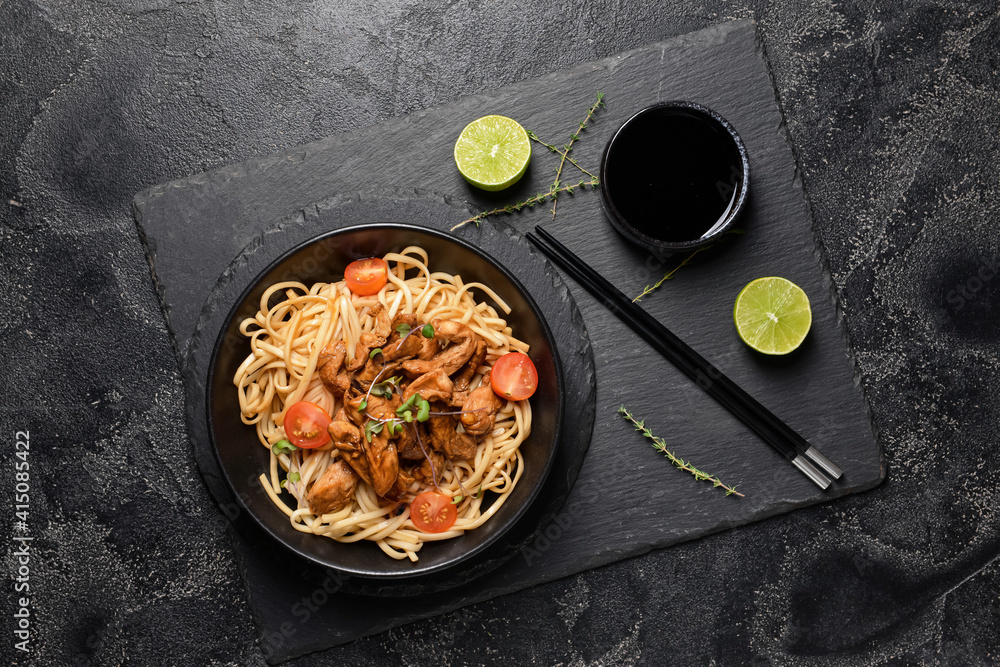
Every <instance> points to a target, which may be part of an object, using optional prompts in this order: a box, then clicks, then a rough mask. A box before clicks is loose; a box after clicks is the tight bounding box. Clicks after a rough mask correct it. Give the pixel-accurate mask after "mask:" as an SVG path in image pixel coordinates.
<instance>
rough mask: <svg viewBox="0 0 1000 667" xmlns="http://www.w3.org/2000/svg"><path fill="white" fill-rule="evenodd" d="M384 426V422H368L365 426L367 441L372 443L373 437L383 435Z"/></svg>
mask: <svg viewBox="0 0 1000 667" xmlns="http://www.w3.org/2000/svg"><path fill="white" fill-rule="evenodd" d="M383 426H384V424H383V423H382V422H379V421H374V420H372V421H370V422H368V423H367V424H365V440H367V441H368V442H371V441H372V436H373V435H378V434H379V433H381V432H382V427H383Z"/></svg>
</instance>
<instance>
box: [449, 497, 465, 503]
mask: <svg viewBox="0 0 1000 667" xmlns="http://www.w3.org/2000/svg"><path fill="white" fill-rule="evenodd" d="M462 498H463V496H455V497H454V498H452V499H451V504H452V505H457V504H459V503H460V502H462Z"/></svg>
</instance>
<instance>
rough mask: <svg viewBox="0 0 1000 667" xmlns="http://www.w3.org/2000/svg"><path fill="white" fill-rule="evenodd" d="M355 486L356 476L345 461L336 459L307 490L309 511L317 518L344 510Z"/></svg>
mask: <svg viewBox="0 0 1000 667" xmlns="http://www.w3.org/2000/svg"><path fill="white" fill-rule="evenodd" d="M357 486H358V474H357V473H356V472H354V469H353V468H351V466H350V465H348V463H347V462H346V461H344V460H342V459H337V460H336V461H334V462H333V463H331V464H330V465H329V466H327V469H326V471H325V472H324V473H323V475H322V476H321V477H320V478H319V479H318V480H316V482H314V483H313V485H312V488H311V489H310V490H309V496H308V499H309V511H310V512H312V513H313V514H316V515H317V516H318V515H320V514H331V513H333V512H338V511H340V510H342V509H344V508H345V507H347V506H348V505H349V504H350V503H351V500H352V499H353V498H354V490H355V489H356V488H357Z"/></svg>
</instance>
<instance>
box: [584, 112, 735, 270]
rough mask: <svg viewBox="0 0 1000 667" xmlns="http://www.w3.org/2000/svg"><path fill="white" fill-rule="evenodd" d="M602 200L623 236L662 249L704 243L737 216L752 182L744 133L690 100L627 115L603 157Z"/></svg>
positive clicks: (688, 248) (670, 250) (643, 244)
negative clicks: (740, 133) (741, 135)
mask: <svg viewBox="0 0 1000 667" xmlns="http://www.w3.org/2000/svg"><path fill="white" fill-rule="evenodd" d="M600 175H601V176H600V180H601V199H602V200H603V202H604V209H605V211H606V212H607V214H608V217H609V218H610V219H611V223H612V225H614V227H615V228H616V229H617V230H618V231H619V232H620V233H621V234H622V235H623V236H625V238H627V239H628V240H630V241H632V242H633V243H636V244H638V245H641V246H644V247H646V248H649V249H652V250H656V251H660V252H666V253H671V252H678V251H684V250H690V249H692V248H697V247H699V246H703V245H706V244H708V243H711V242H712V241H714V240H716V239H717V238H719V236H721V235H722V234H724V233H725V232H726V230H727V229H729V228H730V227H731V226H732V224H733V221H735V220H736V218H737V217H738V216H739V215H740V213H741V212H742V210H743V208H744V205H745V204H746V200H747V193H748V192H749V185H750V161H749V159H748V158H747V151H746V147H745V146H744V145H743V140H742V139H740V136H739V135H738V134H737V133H736V130H735V129H733V126H732V125H730V124H729V122H728V121H727V120H726V119H725V118H723V117H722V116H720V115H719V114H718V113H716V112H715V111H713V110H711V109H709V108H708V107H705V106H702V105H700V104H696V103H694V102H684V101H675V102H662V103H659V104H655V105H653V106H650V107H647V108H645V109H643V110H641V111H639V112H638V113H637V114H635V115H634V116H632V117H631V118H629V119H628V120H627V121H625V122H624V123H623V124H622V126H621V127H620V128H618V130H617V131H616V132H615V134H614V135H613V136H612V137H611V139H610V140H609V141H608V144H607V146H606V147H605V149H604V156H603V157H602V159H601V171H600Z"/></svg>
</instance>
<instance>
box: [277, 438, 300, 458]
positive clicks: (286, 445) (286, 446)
mask: <svg viewBox="0 0 1000 667" xmlns="http://www.w3.org/2000/svg"><path fill="white" fill-rule="evenodd" d="M296 449H298V448H297V447H296V446H295V445H293V444H292V443H290V442H288V441H287V440H279V441H278V442H276V443H274V444H273V445H272V446H271V451H272V452H274V455H275V456H278V455H280V454H291V453H292V452H294V451H295V450H296Z"/></svg>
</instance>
